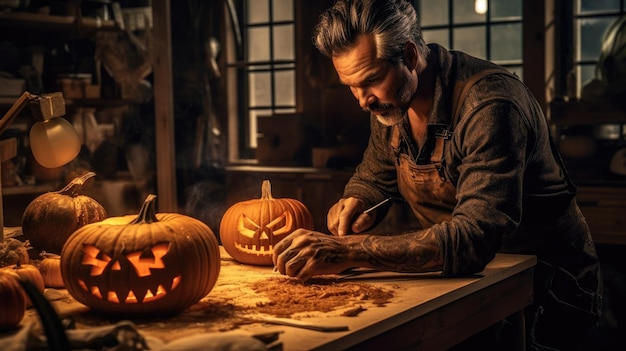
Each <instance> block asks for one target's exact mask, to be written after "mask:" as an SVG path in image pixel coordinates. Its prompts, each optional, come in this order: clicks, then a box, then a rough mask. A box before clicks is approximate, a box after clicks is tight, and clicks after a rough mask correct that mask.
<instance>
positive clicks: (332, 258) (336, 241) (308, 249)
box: [273, 229, 357, 282]
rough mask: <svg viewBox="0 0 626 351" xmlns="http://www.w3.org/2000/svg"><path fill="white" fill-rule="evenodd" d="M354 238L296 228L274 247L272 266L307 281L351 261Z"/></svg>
mask: <svg viewBox="0 0 626 351" xmlns="http://www.w3.org/2000/svg"><path fill="white" fill-rule="evenodd" d="M356 241H357V240H356V237H355V236H351V237H338V236H332V235H328V234H324V233H319V232H315V231H311V230H308V229H297V230H295V231H294V232H293V233H291V234H290V235H289V236H287V237H286V238H284V239H282V240H281V241H280V242H279V243H278V244H276V246H274V256H273V260H274V266H275V267H276V269H278V271H279V272H280V273H282V274H286V275H288V276H290V277H296V278H298V279H299V280H300V281H303V282H304V281H307V280H308V279H310V278H311V277H313V276H315V275H320V274H336V273H341V272H343V271H344V270H346V269H348V268H353V267H355V265H354V262H351V257H352V255H351V252H353V251H351V250H354V246H355V245H354V242H356Z"/></svg>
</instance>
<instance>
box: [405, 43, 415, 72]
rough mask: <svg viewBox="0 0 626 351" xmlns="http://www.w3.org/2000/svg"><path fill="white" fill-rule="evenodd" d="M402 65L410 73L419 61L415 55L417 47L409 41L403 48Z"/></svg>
mask: <svg viewBox="0 0 626 351" xmlns="http://www.w3.org/2000/svg"><path fill="white" fill-rule="evenodd" d="M403 61H404V64H405V65H406V66H407V68H408V69H409V70H410V71H412V70H414V69H415V68H416V67H417V62H418V61H419V58H418V54H417V45H415V43H414V42H412V41H409V42H407V43H406V45H405V46H404V59H403Z"/></svg>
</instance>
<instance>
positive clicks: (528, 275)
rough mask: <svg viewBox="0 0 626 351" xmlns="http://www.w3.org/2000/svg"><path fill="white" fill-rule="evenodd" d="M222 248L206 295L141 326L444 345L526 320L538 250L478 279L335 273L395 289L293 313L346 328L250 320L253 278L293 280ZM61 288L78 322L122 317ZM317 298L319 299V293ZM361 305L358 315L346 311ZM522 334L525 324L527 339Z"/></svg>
mask: <svg viewBox="0 0 626 351" xmlns="http://www.w3.org/2000/svg"><path fill="white" fill-rule="evenodd" d="M222 254H223V256H222V267H221V272H220V277H219V279H218V281H217V284H216V286H215V287H214V288H213V290H212V291H211V292H210V293H209V294H208V295H207V296H206V297H205V298H204V299H202V300H201V301H200V302H199V303H198V304H196V305H194V306H192V307H191V308H189V309H188V310H186V311H184V312H183V313H181V314H180V315H178V316H174V317H163V318H149V319H136V320H134V319H133V320H132V321H133V322H134V323H135V324H136V326H137V329H138V330H139V332H140V333H142V334H144V335H145V336H146V337H154V338H159V340H162V341H164V342H170V341H173V340H176V339H178V338H181V337H186V336H190V335H197V334H199V333H206V332H209V333H211V332H216V333H219V332H225V331H230V330H233V329H237V330H238V331H242V332H245V333H248V332H249V333H250V334H266V333H275V332H279V334H278V335H279V341H280V343H281V344H282V349H283V350H288V351H291V350H344V349H350V348H353V349H358V350H381V349H385V348H389V347H391V346H393V348H394V349H406V348H407V347H408V346H410V347H411V348H413V349H423V350H444V349H447V348H449V347H450V346H452V345H454V344H457V343H458V342H460V341H463V340H464V339H466V338H468V337H470V336H471V335H473V334H475V333H477V332H479V331H480V330H482V329H484V328H486V327H488V326H490V325H492V324H494V323H495V322H497V321H499V320H502V319H504V318H506V317H508V316H511V315H517V316H519V317H520V320H519V321H520V325H521V326H523V317H522V316H523V313H522V312H521V311H522V310H523V308H524V307H525V306H527V305H528V304H530V303H531V302H532V288H533V280H532V276H533V267H534V265H535V264H536V258H535V257H534V256H524V255H505V254H499V255H497V256H496V258H495V259H494V260H493V261H492V262H491V263H490V264H489V265H488V266H487V268H486V269H485V270H484V271H483V272H481V273H480V274H478V275H476V276H472V277H462V278H441V277H440V276H439V275H438V274H434V273H430V274H399V273H387V272H368V273H366V274H361V275H354V276H341V277H340V278H338V277H337V276H332V277H329V279H330V280H328V281H332V284H334V285H336V286H339V287H340V286H341V284H352V285H357V286H358V285H363V286H367V287H369V288H370V289H372V288H375V289H380V291H389V292H391V295H390V296H391V297H390V298H389V299H388V301H386V303H383V304H381V303H380V301H378V302H376V301H368V300H367V299H363V298H361V299H356V300H354V299H352V298H351V297H349V296H347V297H346V298H345V304H344V305H343V306H340V307H338V308H336V309H335V310H332V311H308V312H305V313H302V312H300V313H294V314H293V315H292V316H290V317H289V319H290V320H297V321H300V322H307V323H312V324H320V325H329V326H345V327H347V330H345V331H334V332H320V331H314V330H307V329H302V328H295V327H289V326H283V325H274V324H268V323H263V322H259V321H254V320H250V319H248V318H247V317H248V316H249V314H250V311H255V313H256V315H257V316H258V315H260V314H261V315H262V312H263V309H262V308H260V307H259V306H263V305H264V302H263V301H267V296H263V294H262V293H259V292H256V291H254V289H252V288H251V286H252V284H253V283H255V282H260V281H264V280H267V279H287V280H289V278H286V277H283V276H282V275H280V274H279V273H276V272H273V270H272V268H271V267H256V266H249V265H243V264H240V263H238V262H236V261H234V260H232V259H231V258H230V257H229V256H228V255H227V254H225V252H224V251H222ZM290 281H292V282H293V280H290ZM320 284H324V279H320V280H319V281H317V282H316V283H315V284H310V285H305V286H303V287H301V288H302V289H310V290H311V291H313V290H319V289H320V288H321V285H320ZM48 293H49V292H48ZM54 293H55V294H56V295H58V296H60V297H58V298H56V299H54V300H53V301H52V302H53V305H54V307H55V308H56V309H57V311H58V312H59V314H60V315H61V316H62V317H71V318H73V319H74V320H75V324H76V327H77V328H86V327H95V326H101V325H104V324H111V323H115V322H117V321H119V320H117V321H116V320H114V319H111V318H106V317H103V316H100V315H98V314H96V313H93V312H90V311H89V310H88V308H87V307H85V306H83V305H81V304H79V303H78V302H76V301H75V300H73V299H72V298H71V297H70V296H69V294H67V291H66V290H64V289H61V290H56V291H54ZM47 295H48V296H54V294H52V295H51V294H47ZM311 296H312V298H313V299H316V298H317V299H319V298H320V297H319V296H318V297H315V295H314V294H312V295H311ZM318 301H319V300H318ZM266 305H268V304H266ZM255 306H256V307H255ZM224 307H226V310H228V312H225V311H226V310H224ZM257 307H258V308H257ZM355 308H356V310H358V313H345V312H346V311H354V310H355ZM238 314H242V315H241V316H238ZM243 314H245V316H244V315H243ZM268 317H272V318H273V317H275V316H269V315H268ZM36 318H37V316H36V313H35V311H33V310H28V311H27V314H26V317H25V320H24V321H23V323H25V322H26V321H28V320H32V319H36ZM523 332H524V331H523V329H520V337H522V335H523ZM521 348H523V339H522V340H521V341H520V349H521Z"/></svg>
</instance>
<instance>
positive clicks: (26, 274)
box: [0, 262, 45, 307]
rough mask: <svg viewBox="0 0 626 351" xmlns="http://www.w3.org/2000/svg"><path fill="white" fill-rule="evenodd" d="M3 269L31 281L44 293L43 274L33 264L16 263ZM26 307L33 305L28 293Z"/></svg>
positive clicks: (2, 269)
mask: <svg viewBox="0 0 626 351" xmlns="http://www.w3.org/2000/svg"><path fill="white" fill-rule="evenodd" d="M0 270H1V271H4V272H7V273H9V274H13V275H14V276H15V277H16V278H18V279H24V280H28V281H30V282H31V283H32V284H33V285H34V286H35V287H36V288H37V289H38V290H39V291H41V292H42V293H43V291H44V289H45V286H44V282H43V276H42V275H41V273H40V272H39V268H37V267H36V266H34V265H32V264H21V263H20V262H18V263H16V264H15V265H14V266H8V267H2V268H0ZM24 297H25V298H26V307H31V306H32V305H33V303H32V302H31V301H30V298H28V297H27V296H26V295H24Z"/></svg>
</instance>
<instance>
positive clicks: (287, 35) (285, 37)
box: [273, 24, 295, 60]
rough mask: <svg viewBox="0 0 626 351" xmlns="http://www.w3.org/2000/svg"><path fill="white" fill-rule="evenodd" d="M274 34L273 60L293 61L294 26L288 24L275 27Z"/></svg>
mask: <svg viewBox="0 0 626 351" xmlns="http://www.w3.org/2000/svg"><path fill="white" fill-rule="evenodd" d="M273 30H274V32H273V34H274V60H293V59H294V51H295V50H294V47H293V44H294V38H293V31H294V25H293V24H288V25H283V26H275V27H274V28H273Z"/></svg>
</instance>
